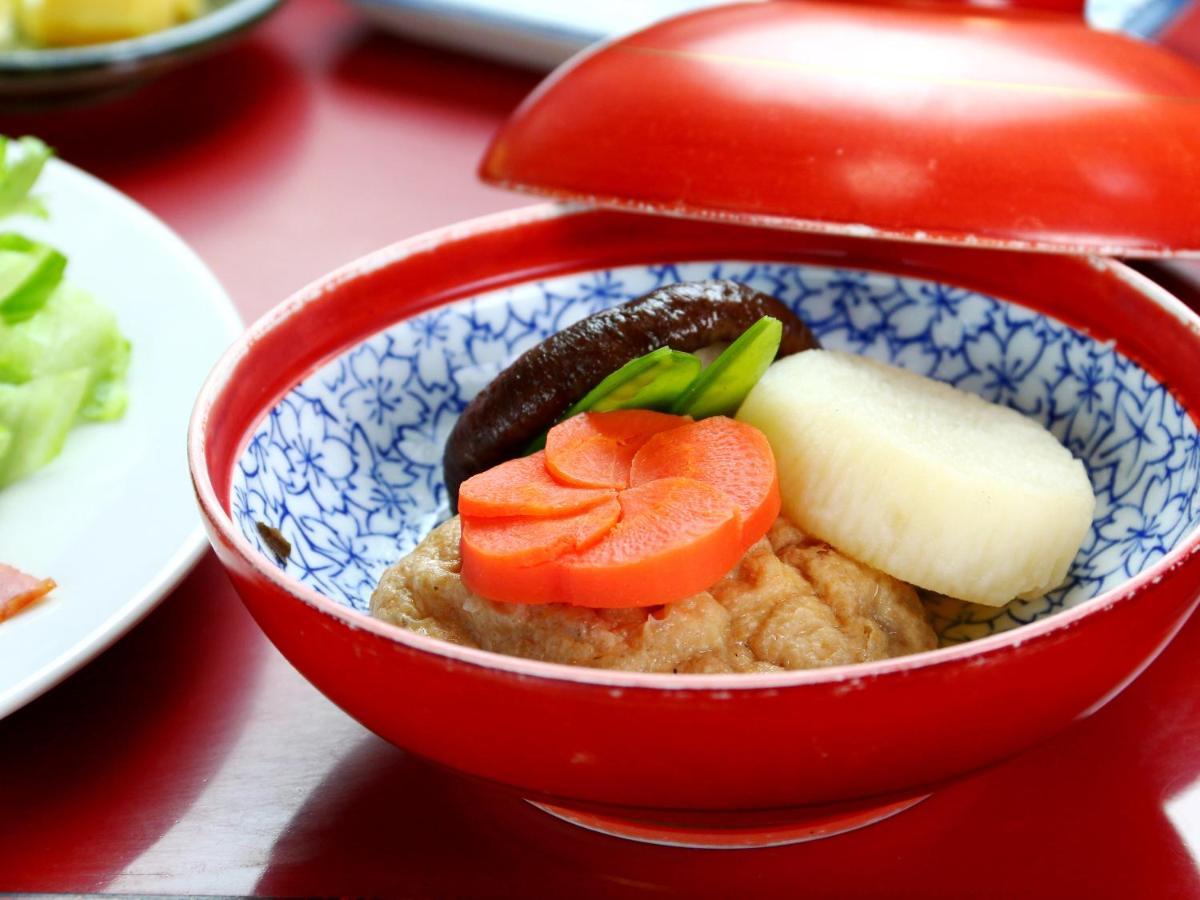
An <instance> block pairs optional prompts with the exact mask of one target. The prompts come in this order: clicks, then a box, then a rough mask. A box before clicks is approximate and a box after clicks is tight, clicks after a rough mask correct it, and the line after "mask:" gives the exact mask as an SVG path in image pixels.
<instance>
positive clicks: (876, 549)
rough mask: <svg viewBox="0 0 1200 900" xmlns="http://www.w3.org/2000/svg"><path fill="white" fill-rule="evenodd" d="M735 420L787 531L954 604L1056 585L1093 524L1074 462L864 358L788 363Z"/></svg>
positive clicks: (977, 404) (1036, 436)
mask: <svg viewBox="0 0 1200 900" xmlns="http://www.w3.org/2000/svg"><path fill="white" fill-rule="evenodd" d="M738 418H739V419H741V420H742V421H745V422H748V423H750V424H751V425H754V426H756V427H757V428H759V429H760V430H761V431H762V432H763V433H764V434H765V435H766V436H767V440H768V441H770V443H771V448H772V450H774V452H775V458H776V461H777V464H778V467H779V484H780V492H781V494H782V499H783V511H784V513H785V514H786V515H787V516H788V517H789V518H790V519H792V521H794V522H795V523H796V524H797V525H799V526H800V527H801V528H803V529H804V530H805V531H807V532H809V533H810V534H813V535H815V536H817V537H819V538H821V539H822V540H824V541H827V542H828V543H830V544H832V545H833V546H834V547H836V548H837V549H839V550H841V551H842V552H844V553H846V554H847V555H849V556H852V557H854V558H856V559H858V560H860V561H862V562H864V563H867V564H868V565H871V566H874V567H875V568H877V569H880V570H882V571H884V572H887V573H888V574H889V575H892V576H894V577H896V578H899V579H901V580H903V581H907V582H909V583H911V584H914V585H916V586H918V587H923V588H927V589H929V590H932V591H937V592H938V593H942V594H946V595H948V596H951V597H957V598H959V599H961V600H968V601H970V602H972V603H982V604H986V605H988V606H1001V605H1003V604H1005V603H1007V602H1008V601H1009V600H1012V599H1013V598H1014V597H1034V596H1040V595H1041V594H1044V593H1045V592H1046V591H1048V590H1051V589H1052V588H1054V587H1056V586H1057V585H1059V584H1060V583H1062V581H1063V579H1064V578H1065V577H1066V574H1067V570H1068V568H1069V566H1070V564H1071V560H1072V559H1074V557H1075V554H1076V553H1078V551H1079V547H1080V545H1081V544H1082V543H1083V539H1084V536H1085V535H1086V534H1087V531H1088V527H1089V526H1090V524H1091V521H1092V513H1093V511H1094V509H1095V503H1096V501H1095V496H1094V495H1093V493H1092V486H1091V482H1090V481H1089V480H1088V476H1087V472H1086V470H1085V469H1084V467H1083V464H1082V463H1081V462H1080V461H1079V460H1077V459H1075V458H1074V457H1072V455H1071V453H1070V452H1069V451H1068V450H1067V449H1066V448H1065V447H1064V446H1063V445H1062V444H1060V443H1059V442H1058V440H1056V439H1055V437H1054V436H1053V435H1052V434H1050V432H1048V431H1047V430H1046V429H1045V428H1044V427H1042V425H1040V424H1039V423H1037V422H1034V421H1033V420H1031V419H1027V418H1025V417H1024V416H1022V415H1021V414H1019V413H1017V412H1015V411H1013V410H1011V409H1007V408H1005V407H1002V406H997V405H995V404H992V403H988V402H987V401H986V400H983V399H981V398H979V397H976V396H975V395H973V394H968V393H966V392H964V391H960V390H957V389H956V388H953V387H951V386H949V385H946V384H943V383H941V382H938V381H934V380H932V379H930V378H926V377H924V376H921V375H917V374H914V373H912V372H907V371H905V370H903V369H898V368H896V367H894V366H889V365H886V364H884V363H880V362H876V361H875V360H870V359H867V358H865V357H860V356H854V355H852V354H847V353H838V352H833V351H819V350H811V351H807V352H805V353H798V354H796V355H794V356H789V357H786V358H785V359H782V360H780V361H778V362H776V363H774V364H773V365H772V366H771V368H770V369H768V370H767V373H766V374H765V375H764V376H763V378H762V379H761V380H760V381H759V382H758V384H757V385H756V386H755V387H754V389H753V390H752V391H751V392H750V394H749V396H747V397H746V400H745V402H744V403H743V404H742V407H741V409H740V410H739V411H738Z"/></svg>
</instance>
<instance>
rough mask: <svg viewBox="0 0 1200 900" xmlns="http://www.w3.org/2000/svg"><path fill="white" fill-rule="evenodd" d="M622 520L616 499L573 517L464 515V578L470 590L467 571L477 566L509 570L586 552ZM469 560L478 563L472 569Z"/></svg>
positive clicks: (475, 568)
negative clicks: (564, 554) (581, 551)
mask: <svg viewBox="0 0 1200 900" xmlns="http://www.w3.org/2000/svg"><path fill="white" fill-rule="evenodd" d="M619 518H620V504H619V503H618V502H617V498H616V497H610V498H608V499H607V500H605V502H602V503H600V504H599V505H596V506H593V508H592V509H588V510H583V511H582V512H576V514H575V515H571V516H553V517H547V516H514V517H475V516H463V517H462V556H463V577H464V578H466V580H467V581H468V584H467V587H469V588H472V589H474V587H473V586H472V584H470V583H469V582H470V577H469V576H468V574H467V570H468V569H474V570H478V565H476V563H482V564H485V565H492V566H505V568H520V566H527V565H536V564H539V563H545V562H548V560H551V559H557V558H558V557H560V556H562V554H563V553H568V552H571V551H577V550H586V548H587V547H590V546H592V545H593V544H595V542H596V541H599V540H600V539H601V538H604V536H605V535H606V534H607V533H608V532H610V530H612V527H613V526H614V524H617V521H618V520H619ZM468 557H470V558H472V559H473V560H474V562H473V563H472V565H470V566H468V564H467V558H468ZM476 593H482V594H484V596H490V595H488V594H486V593H484V592H476ZM492 599H493V600H494V599H497V598H492Z"/></svg>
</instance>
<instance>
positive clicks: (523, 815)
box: [257, 620, 1200, 898]
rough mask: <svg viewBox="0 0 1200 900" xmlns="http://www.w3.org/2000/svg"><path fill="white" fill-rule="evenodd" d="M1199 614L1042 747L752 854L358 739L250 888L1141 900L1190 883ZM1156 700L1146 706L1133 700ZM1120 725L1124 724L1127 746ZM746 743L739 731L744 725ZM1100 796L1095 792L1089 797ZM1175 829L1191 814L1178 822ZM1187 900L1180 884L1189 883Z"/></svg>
mask: <svg viewBox="0 0 1200 900" xmlns="http://www.w3.org/2000/svg"><path fill="white" fill-rule="evenodd" d="M1197 655H1200V620H1197V621H1193V622H1192V623H1190V625H1189V627H1187V628H1185V629H1184V631H1183V632H1182V633H1181V634H1180V636H1179V638H1178V640H1177V641H1176V642H1175V644H1174V645H1173V646H1172V647H1171V648H1170V650H1169V651H1168V652H1167V653H1166V654H1164V656H1163V658H1162V659H1161V660H1160V661H1159V662H1158V663H1157V664H1156V665H1155V666H1153V667H1152V668H1151V669H1150V670H1149V671H1148V672H1147V673H1146V675H1145V676H1144V677H1143V679H1142V681H1140V682H1138V683H1136V684H1135V685H1134V686H1133V687H1131V688H1130V689H1129V690H1128V691H1127V692H1126V693H1125V694H1124V695H1123V696H1121V697H1120V698H1118V699H1117V700H1116V701H1114V702H1113V703H1112V704H1111V705H1110V706H1108V707H1107V708H1105V709H1104V710H1102V711H1101V712H1100V713H1098V714H1097V715H1096V716H1094V717H1093V718H1091V719H1089V720H1087V721H1085V722H1083V723H1080V724H1078V725H1077V726H1075V727H1074V728H1072V729H1070V730H1069V731H1068V732H1067V733H1065V734H1064V735H1062V736H1061V737H1060V738H1058V739H1057V740H1054V741H1052V742H1050V743H1048V744H1045V745H1043V746H1041V747H1039V748H1037V749H1034V750H1032V751H1030V752H1028V753H1025V754H1023V755H1022V756H1020V757H1018V758H1016V759H1013V760H1011V761H1009V762H1007V763H1005V764H1003V765H1001V766H999V767H997V768H995V769H993V770H991V771H990V772H987V773H983V774H980V775H978V776H975V777H973V778H970V779H967V780H966V781H964V782H961V783H959V784H957V785H954V786H951V787H948V788H945V789H944V790H942V791H940V792H939V793H937V794H935V796H933V797H932V798H931V799H930V800H928V801H927V802H925V803H924V804H922V805H921V806H918V807H917V808H915V809H914V810H911V811H909V812H906V813H904V814H902V815H900V816H897V817H896V818H894V819H890V820H888V821H885V822H883V823H880V824H878V825H874V826H872V827H869V828H866V829H863V830H861V831H858V832H854V833H851V834H847V835H843V836H841V837H837V838H832V839H828V840H825V841H818V842H815V843H812V844H802V845H794V846H791V847H782V848H775V849H767V850H754V851H733V852H720V853H718V852H710V851H696V850H681V849H669V848H661V847H651V846H644V845H637V844H632V843H627V842H624V841H620V840H616V839H613V838H608V837H604V836H601V835H596V834H592V833H590V832H586V831H583V830H580V829H576V828H574V827H572V826H569V825H565V824H563V823H561V822H558V821H557V820H554V819H551V818H550V817H549V816H546V815H544V814H542V813H540V812H538V811H536V810H534V809H533V808H531V807H529V806H528V805H527V804H525V803H524V802H523V801H522V800H520V799H519V798H518V797H515V796H513V795H511V794H510V793H508V792H507V791H505V790H503V789H500V788H497V787H494V786H490V785H485V784H480V783H477V782H475V781H472V780H470V779H467V778H463V777H460V776H456V775H454V774H453V773H451V772H448V771H445V770H442V769H439V768H436V767H434V766H431V765H429V764H426V763H423V762H420V761H418V760H415V759H413V758H412V757H410V756H408V755H406V754H404V753H403V752H401V751H399V750H396V749H395V748H393V747H391V746H389V745H387V744H385V743H384V742H383V741H382V740H380V739H378V738H375V737H371V738H366V739H364V740H363V741H362V742H361V743H360V744H359V746H358V747H357V748H356V749H355V750H354V751H353V752H352V753H351V754H350V755H349V756H348V757H347V758H346V760H345V761H344V762H343V763H342V764H341V765H340V766H339V767H338V768H337V769H336V770H335V771H333V772H331V773H330V774H329V775H328V776H327V777H326V778H325V780H324V781H323V782H322V784H321V785H320V786H319V787H318V788H317V789H316V790H315V791H314V792H313V793H312V794H311V795H310V796H309V798H308V800H307V802H306V803H305V804H304V806H303V807H302V809H301V810H300V812H299V813H298V814H297V815H296V816H295V817H294V818H293V820H292V822H291V823H290V825H289V827H288V828H287V829H286V830H285V831H284V832H283V834H282V836H281V837H280V838H279V839H278V840H277V842H276V844H275V846H274V848H273V851H272V854H271V862H270V865H269V867H268V868H267V870H266V872H265V874H264V875H263V876H262V878H261V880H260V881H259V883H258V885H257V891H258V892H260V893H266V894H276V895H279V894H296V893H343V894H344V893H347V892H349V893H354V894H360V893H361V894H374V895H378V894H395V893H402V894H404V895H406V896H497V895H511V896H532V895H537V896H569V897H573V898H577V897H590V896H604V897H613V896H640V895H644V894H678V895H686V896H738V895H743V896H745V895H754V896H794V895H796V894H797V893H799V892H802V893H804V895H806V896H821V897H825V896H849V897H856V896H862V897H866V896H904V895H909V896H921V897H940V896H944V897H961V896H1018V895H1023V894H1025V893H1026V892H1027V891H1029V890H1030V889H1032V888H1033V887H1037V888H1038V890H1037V891H1035V893H1038V894H1039V895H1047V896H1053V895H1058V896H1090V897H1110V896H1148V895H1150V894H1153V893H1154V892H1155V890H1156V888H1157V889H1161V887H1162V886H1163V885H1167V884H1170V885H1175V886H1177V887H1178V889H1179V890H1180V891H1181V892H1182V893H1188V892H1189V890H1190V891H1191V892H1194V891H1195V890H1196V889H1197V888H1198V887H1200V880H1198V878H1197V871H1196V864H1195V863H1194V862H1193V860H1192V857H1191V855H1190V852H1189V849H1188V848H1189V843H1190V844H1195V843H1197V841H1198V840H1200V834H1197V833H1192V834H1188V833H1186V829H1181V830H1179V831H1177V830H1176V827H1175V826H1173V825H1172V821H1171V819H1170V818H1168V816H1167V815H1166V814H1165V813H1164V804H1165V803H1168V802H1169V801H1171V798H1172V797H1173V796H1178V795H1179V793H1180V792H1181V791H1183V790H1184V789H1185V788H1186V787H1187V786H1188V785H1189V784H1191V783H1193V782H1195V781H1196V780H1197V778H1198V777H1200V762H1198V761H1197V758H1196V753H1195V747H1196V746H1197V745H1198V742H1200V696H1197V694H1196V693H1195V692H1194V691H1190V690H1189V688H1188V686H1189V685H1190V684H1192V683H1193V682H1192V678H1191V675H1190V672H1191V669H1192V665H1191V660H1193V659H1195V658H1196V657H1197ZM1150 696H1159V697H1163V696H1166V697H1170V698H1172V700H1173V703H1172V704H1171V705H1170V707H1169V708H1163V707H1161V706H1160V707H1159V708H1155V707H1154V706H1152V705H1151V704H1149V703H1146V702H1144V700H1143V697H1150ZM1121 734H1141V735H1143V736H1144V739H1143V741H1142V743H1140V744H1138V745H1134V744H1132V743H1130V742H1129V741H1128V740H1127V739H1120V738H1119V737H1118V736H1119V735H1121ZM751 739H752V736H751ZM1098 797H1102V798H1103V800H1102V801H1098V799H1097V798H1098ZM1192 819H1193V823H1197V822H1200V815H1196V814H1193V815H1192ZM1189 895H1190V894H1189Z"/></svg>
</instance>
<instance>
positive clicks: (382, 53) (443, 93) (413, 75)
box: [333, 29, 542, 119]
mask: <svg viewBox="0 0 1200 900" xmlns="http://www.w3.org/2000/svg"><path fill="white" fill-rule="evenodd" d="M333 77H334V78H335V79H336V80H337V81H338V82H340V83H341V84H342V85H343V86H345V87H349V88H353V89H354V90H357V91H362V92H369V93H371V94H372V95H373V96H374V97H386V96H389V95H390V96H391V97H392V98H393V99H394V100H395V101H396V102H397V103H404V104H409V103H413V102H420V103H426V104H429V105H432V106H438V107H454V108H458V109H460V110H464V111H474V112H477V113H479V114H481V115H485V116H487V117H488V118H489V119H490V118H495V117H497V116H503V115H505V114H507V113H508V112H510V111H511V110H513V109H514V108H515V107H516V105H517V104H518V103H520V102H521V100H523V99H524V98H525V95H526V94H528V93H529V92H530V91H531V90H533V88H534V86H535V85H536V84H537V83H538V82H539V81H540V80H541V78H542V76H541V75H540V74H538V73H535V72H529V71H527V70H524V69H519V68H516V67H515V66H507V65H504V64H503V63H498V62H493V61H490V60H484V59H480V58H478V57H474V56H469V55H466V54H462V53H457V52H455V51H453V50H445V49H440V48H435V47H429V46H426V45H424V44H418V43H415V42H413V41H408V40H404V39H403V38H400V37H397V36H395V35H391V34H387V33H385V32H382V31H377V30H375V29H367V30H365V31H363V32H360V33H357V34H356V35H355V36H354V37H353V38H351V39H350V40H348V41H347V42H346V44H345V45H344V46H343V47H342V49H341V52H340V53H339V54H338V56H337V58H336V59H335V61H334V63H333Z"/></svg>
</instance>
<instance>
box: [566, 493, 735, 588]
mask: <svg viewBox="0 0 1200 900" xmlns="http://www.w3.org/2000/svg"><path fill="white" fill-rule="evenodd" d="M620 499H621V521H620V522H619V523H618V524H617V526H616V527H615V528H613V529H612V531H610V532H609V533H608V535H607V536H606V537H605V538H604V539H603V540H602V541H600V542H599V543H598V544H595V545H594V546H593V547H591V548H590V549H588V550H584V551H582V552H577V553H571V554H567V555H564V556H563V557H561V558H560V559H559V567H560V568H561V570H562V575H561V587H560V590H561V596H560V600H561V602H565V603H572V604H575V605H577V606H591V607H624V606H655V605H657V604H660V603H671V602H673V601H675V600H683V599H684V598H686V597H690V596H692V595H693V594H695V593H698V592H700V591H702V590H704V589H705V588H707V587H710V586H711V585H712V584H713V583H715V582H716V581H718V580H720V578H721V576H722V575H724V574H725V573H726V572H728V571H729V570H730V569H731V568H733V567H734V565H736V564H737V561H738V560H739V559H740V558H741V556H742V552H743V547H742V544H741V533H742V521H741V516H740V515H739V514H738V511H737V508H736V507H735V506H734V504H733V503H732V501H730V499H729V498H728V497H726V496H725V495H724V494H722V493H721V492H720V491H718V490H717V489H716V488H713V487H710V486H709V485H707V484H704V483H702V482H699V481H692V480H691V479H688V478H661V479H659V480H658V481H652V482H649V483H647V484H643V485H641V486H639V487H634V488H629V489H628V490H626V491H622V492H621V495H620Z"/></svg>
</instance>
